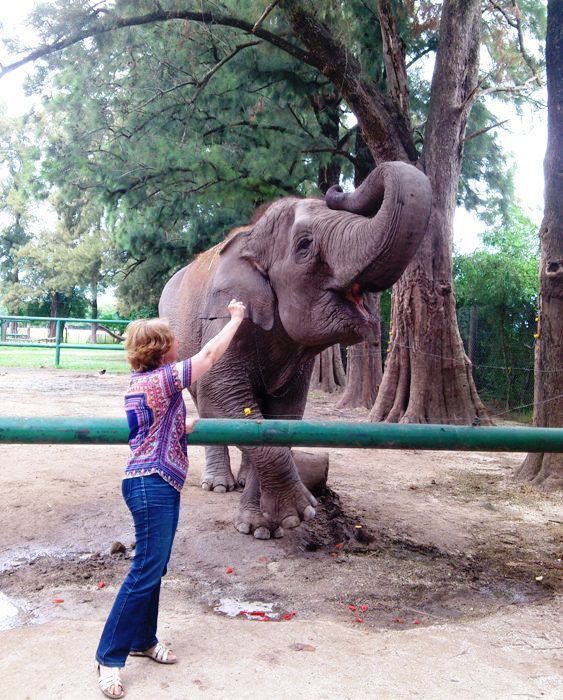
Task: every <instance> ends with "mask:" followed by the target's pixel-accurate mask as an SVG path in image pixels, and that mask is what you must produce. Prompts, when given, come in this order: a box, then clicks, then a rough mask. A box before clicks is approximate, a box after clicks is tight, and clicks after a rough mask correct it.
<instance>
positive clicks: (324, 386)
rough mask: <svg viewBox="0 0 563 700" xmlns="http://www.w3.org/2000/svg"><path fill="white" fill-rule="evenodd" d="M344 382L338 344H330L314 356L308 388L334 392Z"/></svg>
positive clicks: (329, 392) (338, 389)
mask: <svg viewBox="0 0 563 700" xmlns="http://www.w3.org/2000/svg"><path fill="white" fill-rule="evenodd" d="M345 383H346V375H345V373H344V365H343V364H342V357H341V355H340V345H332V346H331V347H330V348H327V349H326V350H323V351H322V352H321V353H320V354H319V355H317V356H316V357H315V364H314V365H313V374H312V376H311V383H310V385H309V387H310V389H316V390H319V389H320V390H321V391H325V392H326V393H327V394H334V393H335V392H337V391H340V390H341V388H342V387H343V386H344V384H345Z"/></svg>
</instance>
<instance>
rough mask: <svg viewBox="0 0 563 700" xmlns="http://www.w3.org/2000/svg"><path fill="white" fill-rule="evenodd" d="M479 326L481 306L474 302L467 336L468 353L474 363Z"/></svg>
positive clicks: (470, 312) (470, 311)
mask: <svg viewBox="0 0 563 700" xmlns="http://www.w3.org/2000/svg"><path fill="white" fill-rule="evenodd" d="M478 327H479V307H478V306H477V305H476V304H472V305H471V308H470V310H469V335H468V337H467V354H468V356H469V361H470V362H471V364H472V365H474V364H475V353H476V351H477V329H478Z"/></svg>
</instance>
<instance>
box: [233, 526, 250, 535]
mask: <svg viewBox="0 0 563 700" xmlns="http://www.w3.org/2000/svg"><path fill="white" fill-rule="evenodd" d="M235 527H236V529H237V530H238V531H239V532H240V533H241V534H243V535H248V534H249V533H250V525H249V524H248V523H239V524H238V525H235Z"/></svg>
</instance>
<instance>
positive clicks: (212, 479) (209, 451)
mask: <svg viewBox="0 0 563 700" xmlns="http://www.w3.org/2000/svg"><path fill="white" fill-rule="evenodd" d="M205 459H206V465H205V471H204V472H203V474H202V475H201V479H200V483H201V488H202V489H203V490H204V491H214V492H215V493H226V492H227V491H234V489H235V488H236V483H235V478H234V476H233V473H232V472H231V465H230V461H229V451H228V448H227V447H223V446H221V445H209V446H208V447H206V448H205Z"/></svg>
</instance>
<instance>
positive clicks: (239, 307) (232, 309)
mask: <svg viewBox="0 0 563 700" xmlns="http://www.w3.org/2000/svg"><path fill="white" fill-rule="evenodd" d="M227 309H228V310H229V313H230V314H231V318H234V319H239V320H241V321H242V319H243V318H244V313H245V311H246V306H245V305H244V304H243V303H242V301H237V300H236V299H231V301H230V302H229V305H228V306H227Z"/></svg>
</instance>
